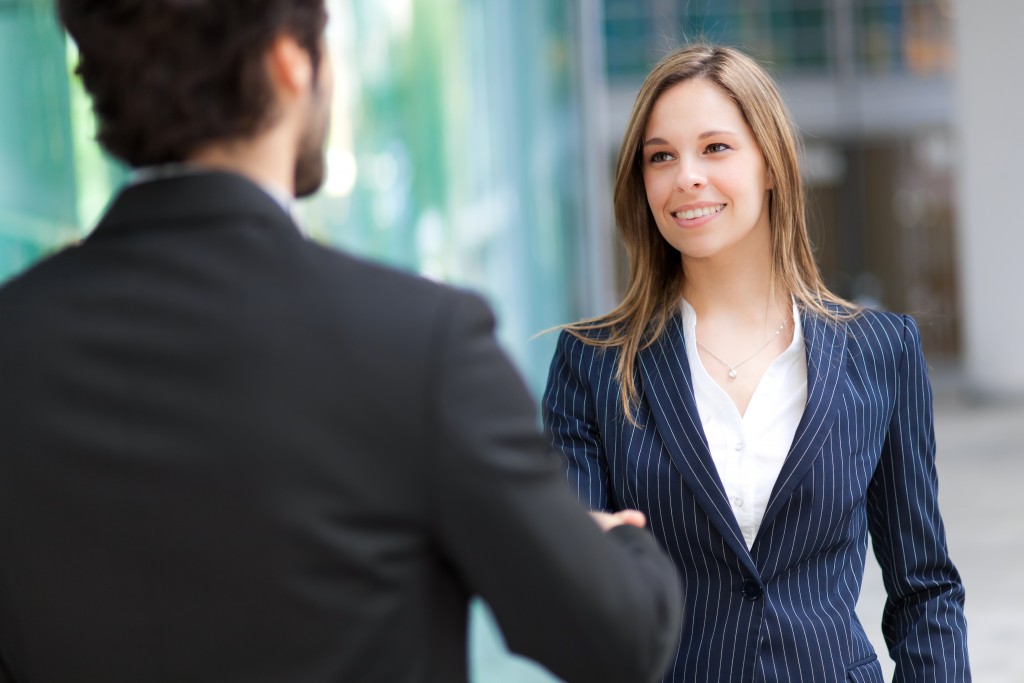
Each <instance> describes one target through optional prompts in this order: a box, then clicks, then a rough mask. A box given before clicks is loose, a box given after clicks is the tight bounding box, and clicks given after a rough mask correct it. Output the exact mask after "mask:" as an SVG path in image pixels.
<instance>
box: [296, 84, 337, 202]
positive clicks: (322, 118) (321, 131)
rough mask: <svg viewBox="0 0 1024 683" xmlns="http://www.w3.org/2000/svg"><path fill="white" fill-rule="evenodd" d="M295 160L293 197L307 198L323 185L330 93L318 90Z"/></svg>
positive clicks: (329, 117)
mask: <svg viewBox="0 0 1024 683" xmlns="http://www.w3.org/2000/svg"><path fill="white" fill-rule="evenodd" d="M316 97H317V102H316V103H314V107H313V111H312V113H311V114H310V118H309V121H308V122H307V126H306V130H305V133H304V134H303V136H302V139H301V140H300V141H299V153H298V156H297V157H296V159H295V196H296V197H297V198H302V197H308V196H310V195H311V194H313V193H314V192H316V191H317V190H319V189H320V186H321V185H323V183H324V175H325V174H326V168H325V166H326V164H325V161H324V159H325V155H324V146H325V144H326V142H327V130H328V127H329V124H330V119H331V106H330V93H329V92H325V91H324V90H320V91H319V92H318V93H317V95H316Z"/></svg>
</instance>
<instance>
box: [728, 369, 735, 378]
mask: <svg viewBox="0 0 1024 683" xmlns="http://www.w3.org/2000/svg"><path fill="white" fill-rule="evenodd" d="M729 379H736V368H729Z"/></svg>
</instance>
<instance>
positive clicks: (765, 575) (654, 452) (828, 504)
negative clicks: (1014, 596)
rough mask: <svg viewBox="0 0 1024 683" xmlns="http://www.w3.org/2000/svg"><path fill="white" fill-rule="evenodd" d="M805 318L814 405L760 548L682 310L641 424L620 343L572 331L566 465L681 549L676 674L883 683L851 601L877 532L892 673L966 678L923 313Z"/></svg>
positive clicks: (559, 355) (562, 365)
mask: <svg viewBox="0 0 1024 683" xmlns="http://www.w3.org/2000/svg"><path fill="white" fill-rule="evenodd" d="M802 320H803V325H804V340H805V346H806V349H807V366H808V367H807V380H808V399H807V407H806V409H805V411H804V415H803V418H802V419H801V421H800V424H799V426H798V427H797V431H796V434H795V436H794V439H793V445H792V447H791V449H790V452H789V454H788V456H787V459H786V462H785V464H784V465H783V468H782V471H781V472H780V474H779V478H778V480H777V481H776V484H775V488H774V489H773V491H772V494H771V497H770V499H769V503H768V508H767V510H766V512H765V517H764V520H763V522H762V525H761V529H760V531H759V532H758V535H757V538H756V539H755V541H754V545H753V547H752V548H751V549H750V550H749V551H748V550H747V548H746V545H745V543H744V541H743V536H742V534H741V532H740V529H739V526H738V525H737V523H736V519H735V516H734V515H733V513H732V511H731V510H730V508H729V504H728V501H727V500H726V496H725V491H724V487H723V486H722V483H721V480H720V478H719V476H718V473H717V470H716V469H715V466H714V463H713V461H712V459H711V453H710V451H709V449H708V443H707V439H706V437H705V436H704V432H703V429H702V427H701V426H700V423H699V418H698V413H697V408H696V405H695V403H694V398H693V386H692V384H691V381H690V374H689V365H688V363H687V360H686V355H685V347H684V343H683V338H682V335H683V329H682V323H681V319H680V318H679V317H678V316H677V317H676V318H675V319H674V320H673V322H672V323H671V324H670V326H669V329H668V331H667V332H666V333H665V334H664V335H663V336H662V338H661V339H660V340H658V341H657V342H656V343H655V344H654V345H652V346H651V347H649V348H647V349H645V350H643V351H642V352H641V353H640V356H639V358H638V363H637V367H636V372H637V375H638V380H639V382H638V386H639V387H640V391H641V402H640V405H639V408H638V414H637V417H638V421H639V423H640V424H641V425H643V426H644V428H640V429H637V428H635V427H633V426H632V425H631V424H630V423H629V422H628V421H626V420H625V418H624V417H623V415H622V411H621V409H620V407H619V405H618V401H619V385H618V383H617V382H616V381H615V378H614V371H615V360H616V352H615V351H602V350H600V349H597V348H595V347H593V346H589V345H587V344H584V343H582V342H580V341H579V340H578V339H575V338H574V337H572V336H571V335H569V334H567V333H562V335H561V337H560V338H559V342H558V348H557V351H556V354H555V358H554V360H553V361H552V365H551V373H550V376H549V379H548V386H547V390H546V391H545V394H544V402H543V408H544V419H545V424H546V426H547V428H548V430H549V432H550V434H551V438H552V440H553V443H554V445H555V446H556V447H557V448H558V449H559V450H560V452H561V453H562V454H564V456H565V461H566V477H567V479H568V481H569V483H570V485H571V486H572V487H573V488H575V490H576V491H577V493H578V495H579V497H580V498H581V500H583V501H584V502H586V503H587V504H588V505H589V506H590V507H591V508H597V509H606V510H615V509H620V508H627V507H629V508H637V509H639V510H642V511H643V512H644V513H645V514H646V515H647V517H648V520H649V524H650V528H651V530H652V532H653V533H654V535H655V536H656V537H657V538H658V539H659V541H660V542H661V544H662V545H663V546H664V547H665V548H666V550H667V551H668V552H669V553H670V554H671V555H672V557H673V559H674V560H675V563H676V566H677V568H678V570H679V573H680V578H681V579H682V583H683V587H684V591H685V605H686V607H685V609H686V616H687V618H686V620H685V624H684V628H683V631H682V634H681V636H680V641H679V649H678V652H677V654H676V657H675V659H674V661H673V662H672V665H671V667H670V670H669V672H668V673H667V674H666V676H665V679H664V680H665V681H674V682H677V683H683V682H684V681H685V682H686V683H699V682H707V683H722V682H724V681H765V682H776V681H778V682H785V681H815V682H818V681H820V682H822V683H824V682H829V683H834V682H835V681H844V680H845V681H858V682H863V683H878V682H880V681H882V673H881V667H880V666H879V664H878V661H877V658H876V656H875V653H874V651H873V649H872V647H871V644H870V643H869V641H868V638H867V636H866V635H865V633H864V630H863V628H862V627H861V625H860V623H859V622H858V621H857V617H856V615H855V614H854V606H855V605H856V602H857V597H858V595H859V593H860V586H861V580H862V577H863V571H864V563H865V558H866V554H867V545H868V534H869V533H870V534H871V538H872V540H873V542H874V548H875V552H876V555H877V557H878V560H879V562H880V564H881V567H882V571H883V576H884V580H885V585H886V587H887V589H888V592H889V599H888V601H887V604H886V608H885V615H884V620H883V633H884V636H885V638H886V641H887V643H888V645H889V648H890V652H891V655H892V656H893V658H894V660H895V662H896V671H897V674H896V679H895V680H896V681H899V682H903V681H931V682H936V683H938V682H942V683H959V682H962V681H969V680H970V673H969V667H968V662H967V644H966V643H967V639H966V623H965V621H964V616H963V600H964V590H963V586H962V584H961V581H960V577H959V575H958V573H957V571H956V569H955V567H954V566H953V564H952V563H951V562H950V559H949V556H948V554H947V550H946V544H945V532H944V529H943V525H942V520H941V517H940V515H939V511H938V507H937V479H936V472H935V463H934V461H935V437H934V430H933V419H932V405H931V389H930V385H929V383H928V377H927V370H926V368H925V363H924V357H923V354H922V352H921V343H920V337H919V334H918V330H917V327H916V324H915V323H914V321H913V319H912V318H910V317H909V316H898V315H894V314H890V313H879V312H873V311H868V312H866V313H865V314H864V315H862V316H860V317H858V318H857V319H856V320H854V321H852V322H850V323H847V324H844V325H835V324H829V323H826V322H824V321H822V320H820V319H818V318H815V317H813V316H810V315H808V314H806V313H805V314H804V316H803V318H802Z"/></svg>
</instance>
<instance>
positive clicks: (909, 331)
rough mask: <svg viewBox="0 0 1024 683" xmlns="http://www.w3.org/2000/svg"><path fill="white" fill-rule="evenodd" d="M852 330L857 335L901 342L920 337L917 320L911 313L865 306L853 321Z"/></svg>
mask: <svg viewBox="0 0 1024 683" xmlns="http://www.w3.org/2000/svg"><path fill="white" fill-rule="evenodd" d="M850 327H851V331H853V332H854V334H855V335H857V336H872V337H875V338H878V339H885V340H887V341H890V342H894V343H897V344H901V343H902V340H903V339H905V338H907V337H911V338H916V337H918V334H919V332H918V326H917V321H916V320H914V317H913V316H911V315H906V314H902V313H894V312H892V311H881V310H878V309H874V308H865V309H862V310H861V311H860V313H859V314H858V315H857V316H856V317H855V318H854V319H853V320H852V321H851V323H850Z"/></svg>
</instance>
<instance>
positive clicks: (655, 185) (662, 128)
mask: <svg viewBox="0 0 1024 683" xmlns="http://www.w3.org/2000/svg"><path fill="white" fill-rule="evenodd" d="M642 159H643V177H644V186H645V188H646V191H647V202H648V204H649V205H650V207H651V213H653V214H654V220H655V222H656V223H657V225H658V230H659V231H660V232H661V235H662V237H664V238H665V240H666V241H668V243H669V244H671V245H672V246H673V247H674V248H675V249H677V250H678V251H679V252H680V253H681V254H682V255H683V259H684V260H690V259H701V260H704V259H716V258H726V257H728V256H730V255H736V256H739V255H742V254H746V255H750V254H755V255H756V254H761V253H762V252H763V254H764V255H767V254H768V253H769V250H770V237H769V229H768V225H769V223H768V220H769V219H768V190H769V189H771V185H770V183H769V181H768V171H767V169H766V167H765V163H764V157H763V156H762V154H761V150H760V149H759V148H758V146H757V143H756V142H755V141H754V135H753V133H752V132H751V131H750V127H749V126H748V125H747V123H746V121H745V120H744V119H743V114H742V113H741V112H740V109H739V107H738V106H737V105H736V103H735V102H734V101H733V100H732V99H731V98H730V97H729V96H728V95H726V94H725V93H723V92H722V91H721V90H719V89H718V87H717V86H715V85H713V84H712V83H711V82H710V81H707V80H704V79H691V80H688V81H683V82H682V83H679V84H677V85H674V86H672V87H671V88H670V89H668V90H666V91H665V92H664V93H662V94H661V96H660V97H659V98H658V99H657V101H656V102H655V104H654V109H653V110H652V112H651V117H650V119H649V120H648V122H647V129H646V130H645V131H644V143H643V150H642Z"/></svg>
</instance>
